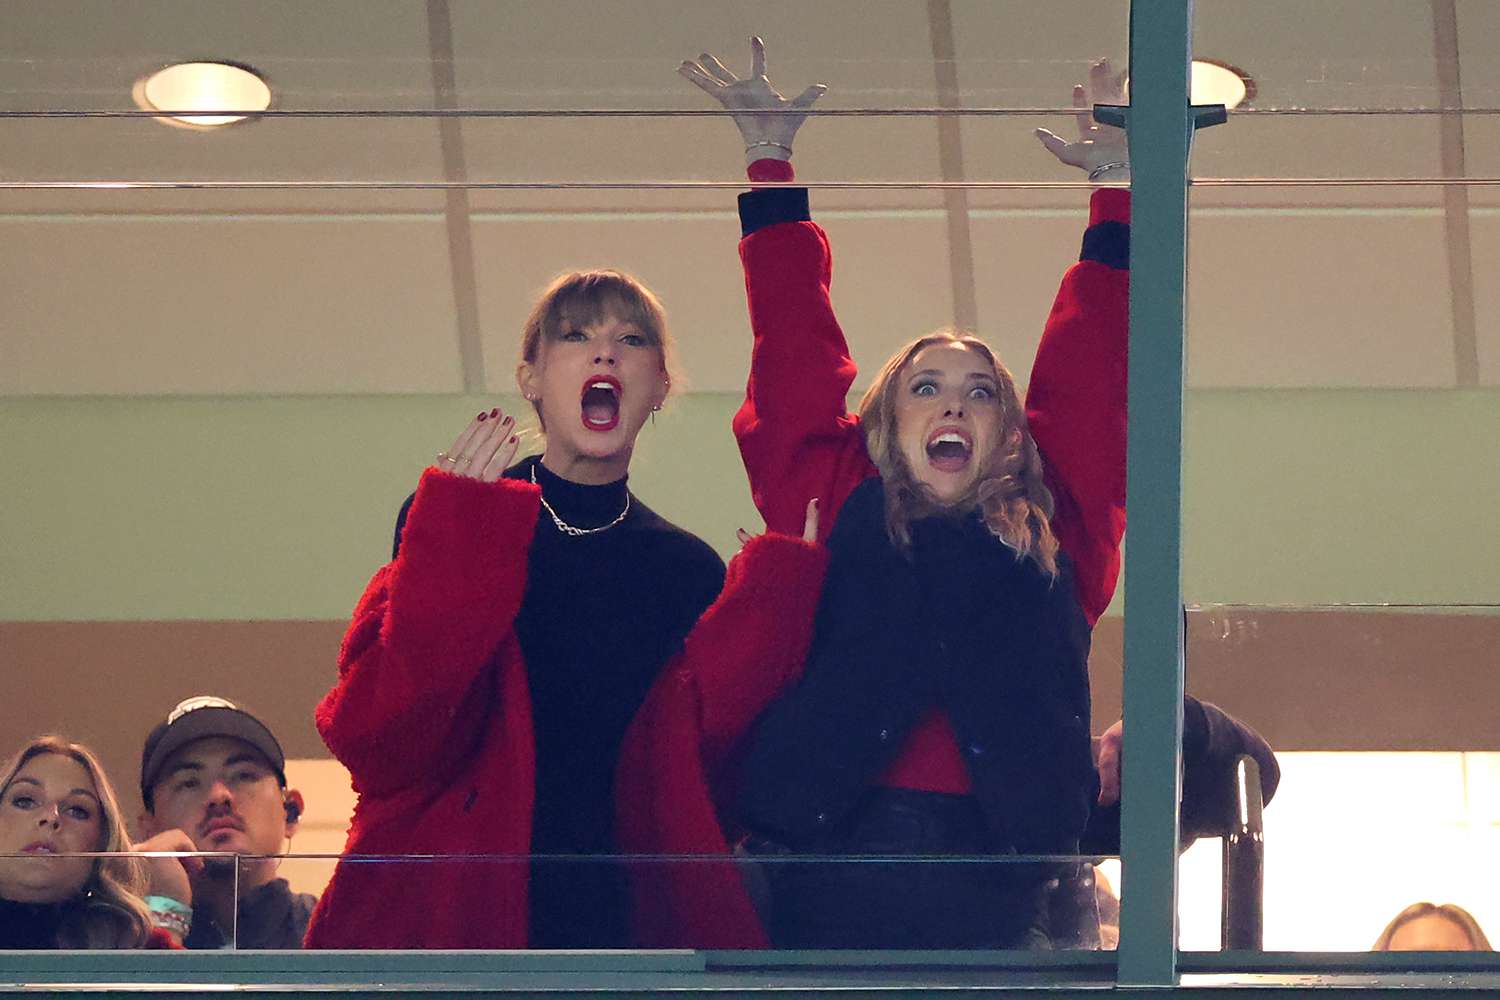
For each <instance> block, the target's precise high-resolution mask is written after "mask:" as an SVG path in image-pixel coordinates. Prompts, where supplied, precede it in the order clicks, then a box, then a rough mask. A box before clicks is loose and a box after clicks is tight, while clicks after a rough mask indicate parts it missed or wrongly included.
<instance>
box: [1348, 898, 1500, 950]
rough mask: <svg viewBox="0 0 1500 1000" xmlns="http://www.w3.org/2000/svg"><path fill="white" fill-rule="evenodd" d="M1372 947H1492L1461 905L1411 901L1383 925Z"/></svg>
mask: <svg viewBox="0 0 1500 1000" xmlns="http://www.w3.org/2000/svg"><path fill="white" fill-rule="evenodd" d="M1371 950H1373V951H1493V950H1494V949H1492V948H1491V947H1490V939H1489V938H1487V937H1485V936H1484V931H1482V930H1480V928H1479V922H1478V921H1477V920H1475V919H1474V917H1473V916H1472V915H1471V914H1470V913H1469V911H1468V910H1465V909H1464V908H1463V907H1462V906H1455V905H1454V904H1452V903H1444V904H1443V905H1442V906H1437V905H1434V904H1432V903H1413V904H1411V905H1410V906H1408V907H1407V908H1406V909H1404V910H1402V911H1401V912H1400V913H1398V914H1396V917H1395V919H1393V920H1392V921H1391V922H1390V923H1388V924H1386V925H1385V930H1383V931H1381V932H1380V937H1378V938H1376V939H1375V944H1374V946H1373V947H1372V949H1371Z"/></svg>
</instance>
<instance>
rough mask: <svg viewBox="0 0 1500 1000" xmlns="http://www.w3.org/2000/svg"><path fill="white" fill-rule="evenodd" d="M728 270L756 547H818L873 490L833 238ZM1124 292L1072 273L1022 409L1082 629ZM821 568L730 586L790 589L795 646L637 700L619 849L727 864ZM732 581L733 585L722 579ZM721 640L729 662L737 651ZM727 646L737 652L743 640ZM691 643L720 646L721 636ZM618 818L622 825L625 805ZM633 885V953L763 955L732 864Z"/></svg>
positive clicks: (1124, 212) (1083, 271) (1105, 563)
mask: <svg viewBox="0 0 1500 1000" xmlns="http://www.w3.org/2000/svg"><path fill="white" fill-rule="evenodd" d="M759 179H771V178H759ZM1129 218H1130V201H1129V195H1128V194H1127V193H1125V192H1120V191H1110V190H1101V191H1098V192H1096V193H1095V194H1094V196H1093V200H1092V203H1091V210H1090V225H1091V226H1093V225H1096V224H1099V223H1128V222H1129ZM740 255H741V258H742V259H743V261H744V265H745V280H746V288H747V291H748V294H749V305H750V320H751V328H752V330H753V332H754V337H755V342H754V347H753V349H752V355H751V372H750V379H749V384H748V386H747V389H746V399H745V403H744V405H743V406H742V407H741V408H740V410H739V412H738V413H737V414H736V415H735V419H734V431H735V436H736V437H737V438H738V440H739V443H740V451H741V454H742V456H743V457H744V461H745V468H746V470H747V472H748V473H749V476H750V485H751V491H752V494H753V496H754V499H755V503H756V506H757V507H758V508H759V510H760V512H761V515H762V516H763V517H764V518H765V519H766V525H767V529H768V531H777V532H781V533H784V534H793V533H800V531H801V528H802V524H803V519H804V517H805V509H806V504H807V501H808V500H809V499H810V498H812V497H818V498H820V500H821V503H820V517H819V534H820V537H826V536H827V533H828V531H829V530H830V529H831V528H832V527H833V523H834V521H835V519H836V518H837V515H838V511H839V508H840V507H841V506H842V505H843V502H844V500H845V499H846V498H847V497H848V496H849V493H850V492H851V491H852V490H853V489H854V488H855V487H856V486H858V485H859V484H860V483H861V482H863V481H864V480H865V479H867V478H869V477H870V476H872V475H875V474H876V470H875V467H874V465H873V464H872V463H871V462H870V458H869V455H868V454H867V453H866V451H865V445H864V435H863V432H862V430H861V429H860V426H859V420H858V418H857V417H856V416H855V415H853V414H850V413H848V412H847V410H846V408H845V403H844V401H845V399H846V398H847V397H848V392H849V388H850V386H851V384H852V383H853V381H854V377H855V367H854V362H853V360H852V359H851V358H850V356H849V349H848V345H847V344H846V342H845V340H844V335H843V332H842V330H841V329H840V328H839V325H838V321H837V320H836V319H835V317H834V314H833V308H832V304H831V302H830V299H829V284H830V282H831V279H832V258H831V254H830V252H829V247H828V240H827V237H826V236H825V235H824V233H823V230H822V229H821V228H819V227H818V226H817V225H815V224H814V223H811V222H792V223H783V224H778V225H772V226H769V227H767V228H765V229H761V230H758V231H756V232H754V233H752V234H751V235H749V236H747V237H746V238H745V239H744V240H743V241H742V243H741V244H740ZM1128 289H1129V275H1128V273H1127V272H1126V271H1124V270H1123V269H1120V268H1116V267H1111V266H1108V265H1106V264H1105V263H1103V262H1100V261H1095V260H1083V261H1080V262H1079V263H1077V264H1075V265H1074V266H1072V267H1071V268H1069V269H1068V272H1067V274H1066V275H1064V277H1063V281H1062V287H1061V288H1060V289H1059V290H1058V294H1057V299H1056V301H1055V303H1054V305H1053V308H1052V313H1051V315H1050V316H1049V318H1048V320H1047V327H1046V330H1045V331H1044V333H1043V335H1042V342H1041V345H1040V347H1039V348H1038V351H1037V358H1036V362H1035V365H1034V366H1033V368H1032V376H1031V383H1030V388H1029V391H1028V393H1027V400H1026V409H1027V417H1028V420H1029V422H1030V426H1031V431H1032V434H1033V435H1034V437H1035V438H1036V441H1037V446H1038V448H1039V450H1040V451H1041V452H1042V455H1043V458H1044V461H1045V463H1046V466H1047V483H1048V486H1049V487H1050V488H1051V490H1052V492H1053V496H1054V499H1055V500H1056V511H1055V513H1054V516H1053V520H1052V528H1053V531H1054V532H1055V533H1056V534H1057V536H1058V540H1059V542H1060V544H1061V545H1062V547H1063V549H1064V550H1065V551H1066V552H1067V553H1068V555H1069V557H1070V558H1071V559H1072V560H1073V564H1074V571H1075V579H1076V587H1077V596H1078V600H1079V603H1080V605H1081V607H1082V609H1083V612H1084V614H1085V616H1086V617H1087V619H1088V621H1089V623H1090V624H1091V625H1092V624H1093V623H1094V622H1095V621H1096V620H1097V619H1098V617H1099V616H1100V615H1101V614H1103V612H1104V610H1105V608H1106V607H1107V606H1108V605H1109V602H1110V599H1111V597H1112V595H1113V593H1114V588H1115V583H1116V580H1117V578H1118V575H1119V567H1120V556H1119V545H1120V540H1121V537H1122V536H1123V534H1124V530H1125V390H1126V367H1125V362H1126V346H1127V330H1128V326H1129V321H1128ZM746 554H747V555H749V552H748V551H747V553H746ZM754 568H755V564H754V563H751V562H748V561H747V562H746V563H745V565H744V566H743V567H742V569H741V574H742V575H743V576H745V577H749V576H750V571H751V570H753V569H754ZM823 568H826V564H825V565H824V566H823V567H821V568H820V570H819V572H818V573H817V574H816V577H815V578H814V577H813V576H812V575H808V576H805V577H796V578H783V580H782V581H781V586H780V587H779V588H777V587H769V588H768V587H765V586H764V585H762V584H759V583H754V582H750V581H748V580H742V581H740V586H741V592H740V593H741V597H742V598H743V599H744V600H746V601H748V600H750V599H751V598H752V596H753V595H763V596H761V597H760V599H761V600H769V599H770V597H771V596H772V595H774V596H775V597H777V598H779V599H782V600H786V599H789V598H791V597H794V596H796V595H795V594H793V593H792V591H793V589H795V590H796V591H797V592H798V593H800V594H801V595H802V597H803V599H804V600H805V604H803V605H802V606H800V607H798V608H795V609H793V608H791V607H790V606H787V607H783V608H781V609H780V610H779V611H778V613H779V614H780V615H781V616H783V617H782V618H781V621H782V623H783V624H782V625H781V627H782V628H784V629H787V630H788V631H790V632H791V633H792V634H791V636H790V638H791V639H794V640H795V642H789V643H788V644H787V645H786V647H785V648H783V649H781V650H779V651H778V652H779V654H780V655H779V656H778V657H777V658H774V659H772V660H768V661H766V662H765V663H764V664H763V665H762V666H760V667H758V668H756V669H750V670H747V671H746V672H745V673H743V674H741V675H739V676H733V675H730V674H728V673H726V672H724V669H727V668H731V667H732V666H733V665H734V660H731V659H719V658H715V657H705V658H702V659H699V660H690V661H689V662H687V663H685V664H683V665H682V666H680V667H678V668H677V670H676V672H675V676H676V678H677V683H676V685H675V686H673V687H661V688H658V690H657V691H655V692H653V695H652V697H651V698H650V699H648V701H647V705H646V708H645V709H644V710H643V712H642V714H641V715H640V716H638V717H637V719H636V722H635V724H634V725H633V726H632V729H631V734H630V736H628V737H627V741H626V742H627V747H628V750H627V753H626V754H625V755H624V756H623V757H622V759H621V765H620V779H621V781H622V787H623V784H624V783H629V784H630V786H631V787H633V788H638V789H644V790H646V792H647V794H645V795H644V796H643V797H642V798H640V799H638V800H635V801H634V802H633V803H631V804H630V805H629V809H630V812H629V816H630V822H629V824H628V825H627V824H626V823H625V822H623V820H622V823H621V825H620V828H619V833H620V836H621V843H620V846H621V849H622V850H624V851H627V852H636V853H642V854H649V853H666V854H696V853H700V852H701V851H702V850H703V849H704V848H705V847H706V848H707V849H708V852H709V853H716V854H719V855H721V856H726V855H727V854H728V852H729V845H728V838H727V837H726V836H725V834H724V832H723V831H722V830H721V827H720V817H719V814H718V812H717V810H716V806H715V793H714V789H715V786H716V785H717V784H718V779H719V778H720V777H721V775H720V773H719V772H720V771H721V770H722V768H723V764H724V759H725V756H726V755H727V754H728V753H729V751H730V750H731V749H732V747H733V746H734V744H735V743H736V742H737V741H738V740H739V739H741V738H742V737H743V736H744V734H745V732H746V731H747V729H748V728H749V726H750V725H751V724H752V723H753V721H754V720H755V719H756V718H757V717H758V716H759V714H760V713H761V712H762V711H764V709H765V708H766V707H767V706H768V705H770V703H771V702H772V701H773V700H774V699H775V697H776V696H777V694H779V693H780V691H782V690H783V689H784V688H785V687H786V686H788V685H789V684H791V683H792V682H793V681H795V680H796V679H797V677H798V676H800V673H801V669H802V663H801V662H800V661H798V662H795V663H794V662H791V661H790V657H791V656H792V654H793V653H794V652H795V651H796V650H797V649H801V650H803V651H804V652H805V649H806V646H807V645H808V644H809V643H810V641H811V638H810V637H811V628H812V621H813V618H814V615H815V613H816V610H817V601H818V593H819V589H820V588H821V583H822V569H823ZM730 575H731V580H732V581H733V580H734V579H735V577H736V571H735V568H734V567H731V570H730ZM720 607H722V609H723V610H724V611H725V612H729V613H726V614H725V615H724V623H723V624H724V625H725V626H729V627H732V626H731V625H730V623H732V622H736V620H737V619H738V620H740V621H743V620H747V619H748V618H749V615H745V616H743V617H741V616H740V615H736V614H734V613H733V612H734V611H735V610H736V609H737V608H738V607H739V605H738V603H737V600H735V599H731V598H730V586H729V585H726V592H725V595H724V598H722V599H721V605H720ZM706 621H707V618H706V617H705V622H706ZM729 627H726V628H725V629H724V636H723V648H725V649H728V648H733V646H734V643H735V641H736V638H735V637H736V633H734V632H732V631H730V630H729ZM695 634H696V633H695ZM738 635H739V641H745V640H748V639H751V638H755V637H753V636H750V635H748V634H745V633H739V634H738ZM700 638H701V640H702V641H703V642H704V643H705V644H707V643H709V642H713V643H714V644H715V645H716V646H718V644H719V640H718V638H717V636H715V638H713V639H710V638H709V636H708V634H707V633H705V635H703V636H702V637H700ZM736 659H741V660H743V659H744V657H737V658H736ZM708 664H712V665H713V667H714V668H716V669H714V670H713V672H712V673H705V672H703V671H704V666H705V665H708ZM746 665H747V666H750V667H754V666H755V664H754V662H753V661H748V662H747V663H746ZM725 706H728V708H726V707H725ZM694 730H696V731H694ZM621 808H622V813H621V816H622V818H623V817H625V816H626V813H625V812H624V810H625V809H626V808H627V805H626V802H625V800H624V798H623V796H622V797H621ZM695 845H698V846H695ZM632 874H633V876H634V880H633V881H634V888H635V902H636V926H637V927H638V929H639V931H640V934H641V941H640V943H641V944H642V945H643V946H645V947H657V948H673V947H675V948H764V947H767V946H768V944H769V942H768V939H767V937H766V933H765V930H764V928H763V927H762V925H761V923H760V921H759V919H758V918H757V916H756V913H755V910H754V907H753V906H752V905H751V902H750V899H749V896H748V895H747V893H746V892H745V887H744V883H743V882H742V880H741V879H740V877H739V873H738V870H737V867H736V864H735V863H734V862H732V861H723V862H713V861H707V860H698V861H679V862H677V863H675V864H667V863H663V864H662V865H661V866H660V867H658V866H655V865H652V866H647V865H633V866H632Z"/></svg>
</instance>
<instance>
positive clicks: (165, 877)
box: [131, 830, 203, 906]
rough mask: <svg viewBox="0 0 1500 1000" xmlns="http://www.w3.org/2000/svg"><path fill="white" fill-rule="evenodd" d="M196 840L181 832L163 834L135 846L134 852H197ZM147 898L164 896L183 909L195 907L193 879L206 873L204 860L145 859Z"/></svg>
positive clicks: (170, 831)
mask: <svg viewBox="0 0 1500 1000" xmlns="http://www.w3.org/2000/svg"><path fill="white" fill-rule="evenodd" d="M197 849H198V847H197V845H195V844H194V843H193V838H191V837H189V836H188V835H187V834H186V833H184V832H182V831H181V830H163V831H162V832H161V833H158V834H157V835H156V836H154V837H151V838H150V839H148V840H143V841H141V842H140V843H139V844H136V845H135V846H134V847H133V848H131V850H133V851H135V852H137V853H146V852H152V851H196V850H197ZM142 860H144V861H145V862H146V879H147V886H148V887H147V889H146V894H147V895H148V896H165V897H167V898H168V899H175V900H177V902H179V903H181V904H182V905H183V906H192V905H193V882H192V876H194V875H197V874H198V873H199V872H201V871H203V859H202V858H198V857H186V858H170V857H169V858H144V859H142Z"/></svg>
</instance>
